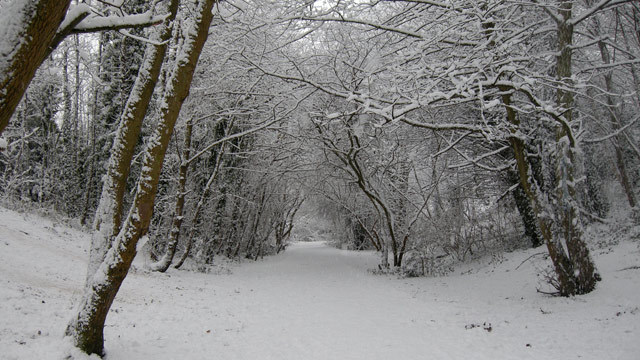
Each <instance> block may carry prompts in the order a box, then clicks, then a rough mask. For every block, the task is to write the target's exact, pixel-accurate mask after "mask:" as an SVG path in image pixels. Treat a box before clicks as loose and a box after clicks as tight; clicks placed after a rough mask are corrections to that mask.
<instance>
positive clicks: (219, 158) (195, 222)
mask: <svg viewBox="0 0 640 360" xmlns="http://www.w3.org/2000/svg"><path fill="white" fill-rule="evenodd" d="M228 129H230V127H228ZM225 148H226V144H225V143H222V144H221V145H220V149H219V150H218V153H217V155H216V163H215V166H214V168H213V172H212V173H211V176H209V180H207V184H206V185H205V187H204V191H203V192H202V194H201V195H200V199H199V200H198V204H197V205H196V209H195V211H194V213H193V220H192V221H191V230H190V231H189V236H188V237H187V242H186V244H185V247H184V252H183V253H182V256H180V259H179V260H178V262H177V263H176V264H175V265H174V266H173V267H174V268H176V269H179V268H180V267H181V266H182V264H184V262H185V261H186V260H187V258H188V257H189V252H191V247H192V246H193V238H194V237H195V235H196V229H197V227H198V221H199V220H200V214H201V213H202V208H203V207H204V203H205V201H206V200H207V198H208V197H209V193H210V192H211V187H212V186H213V183H214V182H215V180H216V179H217V178H218V173H219V170H220V165H221V163H222V155H224V152H225Z"/></svg>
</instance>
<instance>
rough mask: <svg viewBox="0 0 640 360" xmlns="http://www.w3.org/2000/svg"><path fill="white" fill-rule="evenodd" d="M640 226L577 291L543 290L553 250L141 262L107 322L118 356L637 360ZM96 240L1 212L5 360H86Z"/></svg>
mask: <svg viewBox="0 0 640 360" xmlns="http://www.w3.org/2000/svg"><path fill="white" fill-rule="evenodd" d="M639 232H640V231H638V229H633V228H632V229H631V230H629V231H627V232H626V233H624V234H622V235H620V234H619V237H620V238H619V239H614V238H611V235H607V236H609V238H608V240H607V241H604V242H603V241H601V242H600V243H599V245H598V246H595V248H594V252H593V255H594V258H595V261H596V264H597V266H598V269H599V271H600V272H601V274H602V277H603V279H604V280H603V281H602V282H601V283H599V285H598V288H597V290H596V291H595V292H593V293H591V294H588V295H585V296H579V297H574V298H557V297H550V296H548V295H544V294H542V293H539V292H537V291H536V288H537V287H540V286H541V283H542V282H541V280H540V277H539V276H537V274H539V273H540V271H541V269H543V268H544V267H545V266H546V265H547V264H546V260H544V259H543V257H542V256H533V257H531V256H532V255H534V254H536V253H540V252H541V251H542V249H532V250H527V251H517V252H513V253H509V254H505V255H504V256H495V257H493V258H488V259H485V260H484V261H476V262H474V263H469V264H466V265H464V266H462V267H460V268H457V269H456V271H455V272H454V273H453V274H451V275H450V276H447V277H436V278H412V279H401V278H397V277H395V276H387V275H374V274H372V273H371V272H370V271H368V270H369V269H372V268H374V267H375V266H376V264H377V262H378V257H377V256H376V255H375V254H373V253H370V252H352V251H345V250H338V249H334V248H331V247H328V246H326V245H325V244H324V243H321V242H311V243H297V244H293V245H292V246H290V247H289V249H287V251H286V252H285V253H284V254H281V255H278V256H274V257H270V258H265V259H264V260H261V261H257V262H246V263H242V264H232V265H226V266H225V267H218V268H214V271H213V272H211V273H208V274H203V273H198V272H193V271H184V270H182V271H177V270H174V269H171V270H170V271H169V272H168V273H165V274H159V273H152V272H149V271H147V270H145V263H144V260H141V259H139V260H136V263H135V268H134V269H133V270H132V271H131V272H130V275H129V276H128V277H127V279H126V280H125V282H124V284H123V287H122V289H121V290H120V292H119V293H118V296H117V298H116V300H115V302H114V305H113V307H112V309H111V312H110V314H109V317H108V318H107V325H106V329H105V337H106V340H105V346H106V350H107V357H106V358H107V359H108V360H124V359H153V360H156V359H228V360H243V359H247V360H267V359H274V360H275V359H277V360H286V359H291V360H294V359H295V360H306V359H323V360H330V359H331V360H334V359H336V360H347V359H362V360H369V359H403V360H404V359H407V360H413V359H416V360H417V359H492V360H496V359H521V360H522V359H629V360H631V359H638V358H639V356H640V355H639V354H640V341H638V339H640V268H639V266H640V240H638V233H639ZM89 238H90V237H89V235H88V234H86V233H84V232H81V231H78V230H75V229H72V228H70V227H67V226H65V225H62V224H59V223H55V222H53V221H51V220H49V219H46V218H42V217H39V216H36V215H31V214H19V213H16V212H14V211H9V210H6V209H3V208H0V249H1V251H0V359H60V358H63V357H65V356H69V355H71V357H72V358H75V359H83V358H86V356H84V355H81V354H78V353H77V351H76V350H74V349H72V347H71V346H70V344H69V343H68V342H66V341H63V339H62V334H63V331H64V328H65V325H66V323H67V321H68V320H69V319H70V318H71V316H72V314H73V311H74V304H75V303H76V301H77V299H78V297H79V296H80V294H81V291H82V283H83V280H84V276H85V271H86V261H87V258H88V255H87V248H88V243H89ZM630 238H634V240H631V239H630ZM530 257H531V258H530ZM528 258H530V259H529V260H526V259H528ZM525 260H526V261H525Z"/></svg>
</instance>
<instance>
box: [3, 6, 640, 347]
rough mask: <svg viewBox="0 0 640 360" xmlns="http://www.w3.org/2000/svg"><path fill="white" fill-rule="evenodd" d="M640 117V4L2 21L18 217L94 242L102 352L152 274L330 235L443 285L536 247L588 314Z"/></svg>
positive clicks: (92, 277)
mask: <svg viewBox="0 0 640 360" xmlns="http://www.w3.org/2000/svg"><path fill="white" fill-rule="evenodd" d="M639 119H640V4H639V3H638V2H637V1H631V0H522V1H510V0H479V1H471V0H439V1H428V0H362V1H355V0H353V1H345V0H337V1H332V0H323V1H313V0H311V1H304V2H302V1H270V0H229V1H216V0H190V1H185V0H182V1H180V0H154V1H142V0H113V1H106V0H104V1H102V0H99V1H96V0H89V1H82V2H79V1H59V0H0V198H1V201H2V202H1V204H2V206H3V207H13V208H17V207H19V208H25V209H31V211H35V210H34V209H47V211H51V212H54V213H56V214H61V215H62V216H65V217H66V218H68V219H73V221H75V222H77V223H78V224H79V225H78V226H82V227H84V228H85V229H88V231H90V232H91V245H90V251H89V255H88V256H89V262H88V270H87V275H86V282H85V287H84V292H83V295H82V296H81V298H80V299H79V304H78V307H77V312H76V314H75V315H74V317H73V319H71V320H70V321H69V323H68V325H67V327H66V332H65V334H66V336H67V337H68V338H70V339H72V341H73V344H74V346H76V347H77V348H79V349H80V350H81V351H83V352H85V353H87V354H97V355H103V354H104V335H103V328H104V324H105V320H106V317H107V315H108V314H109V309H110V307H111V305H112V303H113V301H114V299H115V298H116V294H117V293H118V290H119V288H120V286H121V284H122V282H123V281H124V279H125V277H126V276H127V274H128V272H129V269H130V267H131V264H132V261H133V260H134V257H136V254H138V256H145V257H147V258H148V259H149V261H150V265H149V269H150V270H151V271H152V272H154V273H155V272H161V273H162V272H166V271H168V270H170V271H175V270H172V269H180V268H181V267H183V265H184V264H186V263H188V264H190V266H191V267H190V268H191V269H195V270H196V271H202V272H206V271H207V269H208V267H209V266H211V265H212V264H214V263H215V262H216V261H219V259H221V258H228V259H245V260H244V261H258V260H260V259H263V258H265V257H273V256H281V254H282V253H283V252H285V253H286V252H287V247H288V246H289V243H290V242H291V240H293V239H294V238H295V240H301V241H305V240H313V239H314V237H315V236H317V234H318V232H320V233H322V234H323V236H324V237H326V238H328V239H331V242H332V243H333V245H334V246H336V247H339V248H342V249H350V250H368V251H375V252H376V254H377V256H378V258H379V263H378V264H377V265H376V267H375V269H374V270H373V271H374V272H376V273H379V274H392V275H397V276H400V277H430V276H446V275H447V274H448V273H449V272H451V270H452V269H453V267H454V266H456V264H460V263H465V262H468V261H471V260H473V259H477V258H479V257H483V256H492V255H493V256H496V254H502V253H505V252H509V251H513V250H515V249H525V248H539V250H540V251H543V252H544V253H545V256H547V257H548V259H549V260H550V264H551V265H550V267H549V268H548V269H547V270H546V272H545V273H544V274H543V275H544V277H545V281H546V282H547V284H548V285H549V288H550V289H551V291H550V293H551V294H552V295H558V296H564V297H571V296H576V295H584V294H588V293H591V292H592V291H593V290H594V289H596V288H597V287H598V286H599V284H600V283H599V282H600V281H607V279H606V277H604V276H601V275H600V272H599V270H598V268H597V266H596V265H595V263H594V261H593V259H592V255H591V253H590V251H591V250H590V247H591V245H592V244H590V243H588V241H586V240H585V236H584V233H585V231H586V230H585V228H586V227H588V226H590V225H592V224H600V225H605V226H611V227H614V226H616V225H615V223H614V222H613V221H612V220H611V218H612V216H613V215H612V214H616V216H618V218H623V219H627V220H628V223H629V224H631V225H630V226H637V225H638V223H639V222H640V206H639V205H638V194H639V192H638V189H639V187H640V142H639V139H640V122H639V121H638V120H639ZM309 218H315V219H322V220H323V222H324V223H326V224H327V226H326V228H324V229H313V228H311V227H309V226H307V225H308V224H307V223H305V221H308V220H305V219H309ZM0 221H1V220H0ZM489 331H490V330H489Z"/></svg>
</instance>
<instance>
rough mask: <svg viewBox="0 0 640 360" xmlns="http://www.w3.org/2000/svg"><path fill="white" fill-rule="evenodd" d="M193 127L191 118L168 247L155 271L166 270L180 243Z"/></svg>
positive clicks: (187, 127) (157, 263)
mask: <svg viewBox="0 0 640 360" xmlns="http://www.w3.org/2000/svg"><path fill="white" fill-rule="evenodd" d="M192 129H193V122H192V120H191V119H189V120H187V126H186V129H185V134H184V152H183V155H182V158H183V160H182V164H180V170H179V175H178V191H177V194H176V207H175V209H174V212H173V224H172V225H171V232H169V240H168V241H167V249H166V251H165V254H164V255H163V256H162V258H161V259H160V260H159V261H158V262H156V263H155V264H152V265H151V269H152V270H154V271H159V272H165V271H167V269H168V268H169V266H170V265H171V261H173V256H174V255H175V253H176V247H177V245H178V238H179V237H180V227H181V226H182V219H183V215H182V213H183V210H184V197H185V193H186V185H187V171H188V169H189V163H188V162H187V160H189V156H190V155H191V131H192Z"/></svg>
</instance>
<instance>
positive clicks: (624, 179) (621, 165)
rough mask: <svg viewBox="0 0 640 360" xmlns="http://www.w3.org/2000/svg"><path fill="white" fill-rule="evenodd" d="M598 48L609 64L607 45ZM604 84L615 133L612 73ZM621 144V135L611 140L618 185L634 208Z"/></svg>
mask: <svg viewBox="0 0 640 360" xmlns="http://www.w3.org/2000/svg"><path fill="white" fill-rule="evenodd" d="M598 31H599V29H598ZM598 47H599V48H600V57H601V58H602V62H604V63H605V64H610V63H611V55H610V54H609V50H608V49H607V45H606V44H605V43H604V42H602V41H600V42H598ZM604 83H605V89H606V90H607V105H608V107H609V108H608V109H607V110H608V111H609V119H610V120H611V125H613V131H617V130H619V129H620V128H621V125H622V124H621V123H620V111H619V110H618V108H617V106H616V104H615V101H614V99H613V96H612V95H611V94H612V93H613V91H614V88H613V74H612V72H607V73H605V74H604ZM622 142H623V139H622V135H617V136H615V139H614V140H613V149H614V153H615V155H616V169H617V170H618V174H619V175H620V184H621V185H622V189H623V190H624V193H625V195H627V201H628V202H629V206H631V208H634V207H635V206H636V198H635V194H634V192H633V187H632V186H631V182H630V181H629V176H628V175H627V166H626V161H625V159H624V155H623V153H622V148H621V146H620V144H621V143H622Z"/></svg>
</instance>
